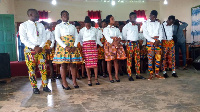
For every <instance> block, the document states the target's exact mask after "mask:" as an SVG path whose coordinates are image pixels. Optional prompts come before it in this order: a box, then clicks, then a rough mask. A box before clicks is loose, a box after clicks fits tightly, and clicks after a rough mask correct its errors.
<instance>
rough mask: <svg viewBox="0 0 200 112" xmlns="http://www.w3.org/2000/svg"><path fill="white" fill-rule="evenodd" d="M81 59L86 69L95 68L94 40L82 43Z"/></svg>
mask: <svg viewBox="0 0 200 112" xmlns="http://www.w3.org/2000/svg"><path fill="white" fill-rule="evenodd" d="M83 57H84V59H85V67H86V68H95V67H97V62H98V50H97V45H96V42H95V40H91V41H86V42H83Z"/></svg>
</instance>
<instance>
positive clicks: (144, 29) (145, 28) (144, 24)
mask: <svg viewBox="0 0 200 112" xmlns="http://www.w3.org/2000/svg"><path fill="white" fill-rule="evenodd" d="M142 29H143V35H144V37H145V38H146V39H147V40H148V41H150V42H155V40H154V39H152V38H151V36H150V35H149V32H148V30H147V24H146V22H144V23H143V25H142Z"/></svg>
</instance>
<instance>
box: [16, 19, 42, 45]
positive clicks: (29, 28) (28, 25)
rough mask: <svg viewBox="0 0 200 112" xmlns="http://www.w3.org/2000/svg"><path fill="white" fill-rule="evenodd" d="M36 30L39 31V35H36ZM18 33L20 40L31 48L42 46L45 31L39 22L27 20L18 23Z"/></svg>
mask: <svg viewBox="0 0 200 112" xmlns="http://www.w3.org/2000/svg"><path fill="white" fill-rule="evenodd" d="M35 24H36V25H37V27H36V25H35ZM37 31H38V32H39V36H38V35H37ZM19 35H20V39H21V42H22V43H24V45H25V46H26V47H29V48H31V49H34V48H35V46H39V47H44V45H45V43H46V31H45V28H44V26H43V24H42V23H39V22H33V21H30V20H28V21H26V22H24V23H22V24H20V26H19Z"/></svg>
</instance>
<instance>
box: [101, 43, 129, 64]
mask: <svg viewBox="0 0 200 112" xmlns="http://www.w3.org/2000/svg"><path fill="white" fill-rule="evenodd" d="M104 51H105V61H111V60H115V59H118V60H124V59H126V53H125V51H124V48H123V45H120V46H118V48H116V47H115V46H114V45H111V44H110V43H109V42H107V41H105V44H104Z"/></svg>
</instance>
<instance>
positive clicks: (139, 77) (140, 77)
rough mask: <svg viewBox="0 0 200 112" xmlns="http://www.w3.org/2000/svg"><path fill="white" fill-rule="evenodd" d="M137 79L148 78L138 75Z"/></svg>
mask: <svg viewBox="0 0 200 112" xmlns="http://www.w3.org/2000/svg"><path fill="white" fill-rule="evenodd" d="M136 79H146V78H145V77H143V76H141V75H136Z"/></svg>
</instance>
